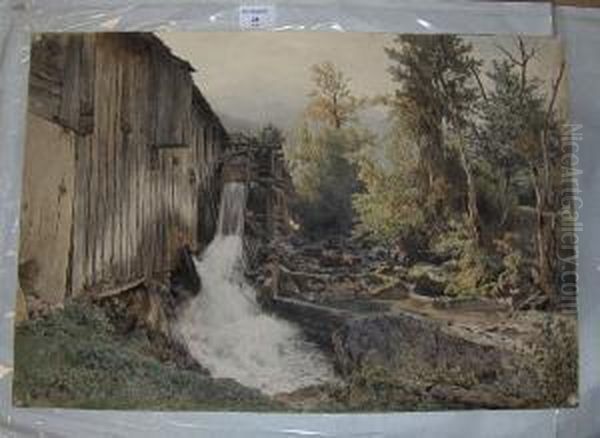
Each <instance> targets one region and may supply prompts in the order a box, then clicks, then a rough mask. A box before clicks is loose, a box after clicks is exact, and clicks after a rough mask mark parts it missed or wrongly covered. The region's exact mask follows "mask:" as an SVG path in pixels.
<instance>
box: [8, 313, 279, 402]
mask: <svg viewBox="0 0 600 438" xmlns="http://www.w3.org/2000/svg"><path fill="white" fill-rule="evenodd" d="M117 327H119V324H118V323H117V321H114V320H113V319H111V318H109V316H108V315H107V312H106V311H105V310H104V309H102V308H100V307H97V306H95V305H92V304H89V303H81V302H78V303H69V304H67V305H66V306H65V308H64V309H62V310H57V311H55V312H53V313H51V314H49V315H47V316H44V317H41V318H38V319H35V320H30V321H26V322H24V323H22V324H20V325H19V326H18V327H17V329H16V334H15V364H16V366H15V376H14V385H13V397H14V401H15V405H16V406H21V407H50V406H51V407H64V408H90V409H109V408H110V409H152V410H162V409H178V410H186V409H194V410H277V409H279V408H280V407H281V406H280V405H279V404H278V403H276V402H273V401H272V400H271V399H269V398H268V397H266V396H264V395H262V394H261V393H260V392H259V391H256V390H253V389H249V388H246V387H244V386H242V385H240V384H238V383H237V382H235V381H233V380H231V379H214V378H212V377H210V376H209V375H208V373H207V372H206V371H204V370H202V368H201V367H199V366H197V365H194V364H193V363H191V362H190V361H187V363H186V361H185V360H183V359H182V357H181V352H178V351H177V350H176V349H174V348H173V346H171V345H169V342H168V341H167V340H166V339H164V338H162V339H161V338H160V337H157V336H156V335H152V334H151V333H149V332H148V331H146V330H144V329H135V330H132V331H129V332H125V331H123V330H122V329H118V328H117Z"/></svg>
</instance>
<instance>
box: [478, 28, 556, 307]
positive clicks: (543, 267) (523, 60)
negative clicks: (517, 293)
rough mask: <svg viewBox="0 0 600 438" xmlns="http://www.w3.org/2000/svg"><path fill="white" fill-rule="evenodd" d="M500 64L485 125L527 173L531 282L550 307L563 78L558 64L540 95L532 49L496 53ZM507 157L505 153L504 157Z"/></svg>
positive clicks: (553, 283)
mask: <svg viewBox="0 0 600 438" xmlns="http://www.w3.org/2000/svg"><path fill="white" fill-rule="evenodd" d="M500 50H501V51H502V52H503V54H504V57H505V59H504V60H503V61H502V62H496V63H494V65H493V68H492V72H491V73H490V78H491V79H492V80H493V84H494V85H493V87H494V90H493V92H492V93H491V94H490V105H489V106H488V107H487V115H486V116H485V121H486V123H487V125H488V130H490V131H493V132H494V133H495V136H496V138H498V136H500V138H502V141H503V142H504V144H505V146H504V147H507V146H506V145H508V147H510V148H512V151H513V153H516V154H517V156H518V159H519V160H523V162H524V163H525V164H526V166H527V168H528V169H529V174H530V180H531V184H532V186H533V189H534V192H535V215H536V232H535V245H536V254H537V263H536V264H537V268H538V273H537V282H538V285H539V287H540V289H541V290H542V291H543V292H544V293H545V294H546V295H547V296H548V298H549V299H550V301H551V302H552V303H555V302H556V299H557V284H558V272H557V270H558V268H557V263H558V253H557V251H558V248H557V243H556V239H557V230H558V223H557V221H558V219H557V217H556V212H558V211H559V210H560V205H559V201H558V199H557V195H556V194H557V193H558V192H559V191H558V190H557V187H558V184H559V183H560V166H559V162H558V157H559V154H560V152H561V149H562V144H561V135H560V127H559V125H560V122H559V118H558V115H557V111H556V106H557V98H558V94H559V90H560V86H561V83H562V80H563V76H564V69H565V65H564V63H562V64H561V65H560V67H559V69H558V71H557V72H556V75H555V78H554V79H553V81H552V83H551V84H550V87H549V90H548V92H544V89H543V84H542V83H541V82H540V81H538V80H536V79H534V78H532V77H531V75H530V74H529V66H530V63H531V61H532V60H533V59H535V54H536V53H535V49H534V48H530V47H527V45H526V44H525V42H524V40H523V39H522V38H518V39H517V45H516V50H515V51H509V50H507V49H505V48H502V47H501V48H500ZM509 153H510V152H508V153H507V156H508V154H509Z"/></svg>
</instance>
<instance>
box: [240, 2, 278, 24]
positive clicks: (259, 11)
mask: <svg viewBox="0 0 600 438" xmlns="http://www.w3.org/2000/svg"><path fill="white" fill-rule="evenodd" d="M274 23H275V7H274V6H240V27H241V28H242V29H266V28H269V27H272V26H273V25H274Z"/></svg>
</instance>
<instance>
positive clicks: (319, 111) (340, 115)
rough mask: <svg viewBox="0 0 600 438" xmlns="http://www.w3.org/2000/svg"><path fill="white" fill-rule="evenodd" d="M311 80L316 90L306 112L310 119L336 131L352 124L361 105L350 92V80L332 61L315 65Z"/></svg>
mask: <svg viewBox="0 0 600 438" xmlns="http://www.w3.org/2000/svg"><path fill="white" fill-rule="evenodd" d="M311 79H312V82H313V85H314V88H313V90H312V91H311V92H310V93H309V97H310V98H311V100H310V103H309V105H308V108H307V110H306V113H307V116H308V117H309V119H311V120H312V121H316V122H319V123H325V124H327V125H328V126H331V127H332V128H334V129H340V128H341V127H342V126H344V125H345V124H347V123H348V122H350V121H351V120H352V119H353V118H354V116H355V115H356V111H357V110H358V108H359V107H360V105H361V100H360V99H358V98H357V97H355V96H354V95H352V93H351V91H350V79H348V78H347V77H346V76H345V75H344V73H343V72H342V71H341V70H339V69H338V68H337V67H336V66H335V65H334V64H333V63H332V62H330V61H325V62H322V63H320V64H315V65H313V66H312V67H311Z"/></svg>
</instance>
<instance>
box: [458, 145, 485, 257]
mask: <svg viewBox="0 0 600 438" xmlns="http://www.w3.org/2000/svg"><path fill="white" fill-rule="evenodd" d="M458 149H459V153H460V162H461V164H462V168H463V171H464V172H465V176H466V180H467V216H468V222H469V223H468V226H469V232H470V235H471V238H472V239H473V242H475V244H476V245H477V247H479V246H481V219H480V217H479V209H478V207H477V189H476V187H475V179H474V178H473V172H471V166H470V165H469V160H468V158H467V155H466V153H465V148H464V146H463V145H460V146H459V148H458Z"/></svg>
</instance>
